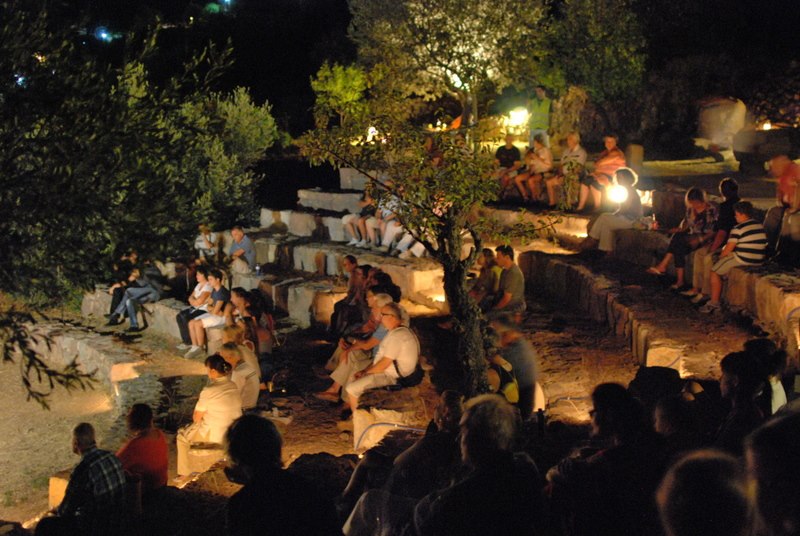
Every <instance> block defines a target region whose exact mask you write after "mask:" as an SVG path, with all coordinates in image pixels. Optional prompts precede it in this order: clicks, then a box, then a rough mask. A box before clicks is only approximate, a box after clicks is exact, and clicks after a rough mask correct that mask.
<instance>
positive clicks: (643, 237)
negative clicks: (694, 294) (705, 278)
mask: <svg viewBox="0 0 800 536" xmlns="http://www.w3.org/2000/svg"><path fill="white" fill-rule="evenodd" d="M668 244H669V236H668V235H666V234H665V233H658V232H654V231H644V230H635V229H625V230H621V231H617V232H616V233H615V246H614V247H615V249H614V258H615V259H620V260H623V261H626V262H629V263H631V264H636V265H638V266H641V267H647V266H652V265H653V264H655V263H656V262H658V261H659V260H660V259H661V257H662V256H663V255H664V253H665V252H666V250H667V245H668ZM692 268H693V267H692V263H691V262H688V261H687V263H686V275H685V280H686V281H688V282H691V280H692ZM668 272H669V273H670V274H674V266H673V265H670V267H669V269H668ZM723 301H724V302H726V303H727V305H728V307H729V308H731V309H733V310H735V311H739V312H742V313H743V314H745V315H746V316H748V317H750V318H752V319H753V320H754V321H755V322H756V323H757V324H758V325H759V326H760V327H761V328H762V329H764V330H765V331H767V332H769V333H772V334H773V335H775V336H777V337H778V338H779V339H781V340H783V341H785V342H786V348H787V351H788V352H789V355H790V356H792V357H793V358H794V359H797V357H798V353H799V351H798V348H800V330H799V329H798V321H799V320H800V309H798V307H800V276H799V275H798V274H797V273H796V272H787V271H786V269H785V268H783V267H781V266H778V265H774V264H766V265H763V266H757V267H752V268H734V269H733V271H732V272H731V274H730V277H729V278H728V279H727V280H726V282H725V286H724V287H723Z"/></svg>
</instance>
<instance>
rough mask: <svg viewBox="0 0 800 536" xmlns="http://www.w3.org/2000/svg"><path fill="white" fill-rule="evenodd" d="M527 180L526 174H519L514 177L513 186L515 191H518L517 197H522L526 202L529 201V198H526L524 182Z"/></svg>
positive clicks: (526, 192)
mask: <svg viewBox="0 0 800 536" xmlns="http://www.w3.org/2000/svg"><path fill="white" fill-rule="evenodd" d="M527 178H528V174H527V173H520V174H519V175H517V176H516V177H514V184H515V185H516V187H517V190H518V191H519V195H520V196H522V200H523V201H528V200H529V199H530V196H528V191H527V190H526V189H525V181H526V180H527Z"/></svg>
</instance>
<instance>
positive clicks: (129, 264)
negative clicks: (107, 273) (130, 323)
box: [106, 249, 140, 318]
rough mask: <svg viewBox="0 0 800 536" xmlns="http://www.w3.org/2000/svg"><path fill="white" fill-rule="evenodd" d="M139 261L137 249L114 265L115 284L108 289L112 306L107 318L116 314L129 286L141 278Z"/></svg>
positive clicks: (126, 253) (124, 254) (122, 256)
mask: <svg viewBox="0 0 800 536" xmlns="http://www.w3.org/2000/svg"><path fill="white" fill-rule="evenodd" d="M138 261H139V254H138V253H137V252H136V250H135V249H131V250H128V251H126V252H125V253H123V254H122V255H121V256H120V258H119V260H118V261H116V262H115V263H114V264H113V265H112V267H111V269H112V271H113V273H114V283H112V285H111V286H110V287H109V288H108V293H109V294H111V306H110V307H109V309H108V314H107V315H106V318H110V317H111V315H113V314H114V311H115V310H116V309H117V307H118V306H119V304H120V302H122V296H123V295H124V294H125V290H127V288H128V285H130V284H131V283H133V282H135V281H136V279H137V278H138V277H139V273H140V272H139V269H138V268H137V264H138Z"/></svg>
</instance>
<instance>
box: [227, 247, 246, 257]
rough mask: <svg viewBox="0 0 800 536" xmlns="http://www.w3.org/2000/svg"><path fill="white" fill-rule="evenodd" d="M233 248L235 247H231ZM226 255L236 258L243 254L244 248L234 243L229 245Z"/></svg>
mask: <svg viewBox="0 0 800 536" xmlns="http://www.w3.org/2000/svg"><path fill="white" fill-rule="evenodd" d="M233 248H237V249H233ZM228 255H230V257H231V258H233V259H238V258H239V257H241V256H242V255H244V248H243V247H241V246H237V245H236V244H234V245H232V246H231V250H230V251H229V252H228Z"/></svg>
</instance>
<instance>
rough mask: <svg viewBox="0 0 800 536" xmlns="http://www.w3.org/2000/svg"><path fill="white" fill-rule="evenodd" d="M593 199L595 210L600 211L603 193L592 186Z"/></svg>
mask: <svg viewBox="0 0 800 536" xmlns="http://www.w3.org/2000/svg"><path fill="white" fill-rule="evenodd" d="M592 198H593V200H594V210H595V211H599V210H600V207H601V206H602V202H603V192H601V191H600V190H598V189H597V188H595V187H594V186H592Z"/></svg>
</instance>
